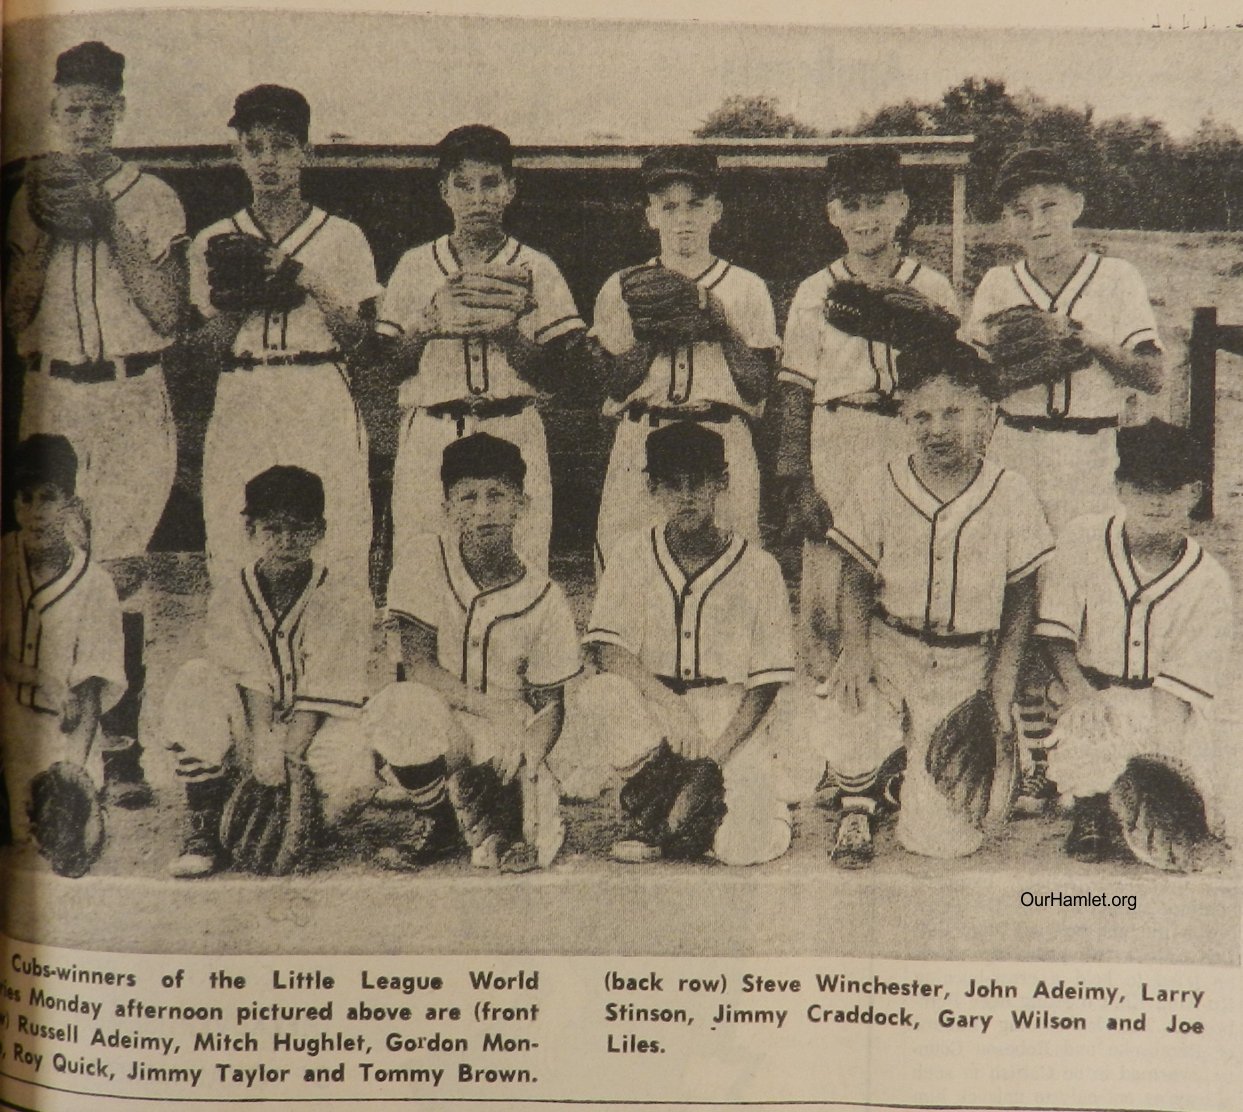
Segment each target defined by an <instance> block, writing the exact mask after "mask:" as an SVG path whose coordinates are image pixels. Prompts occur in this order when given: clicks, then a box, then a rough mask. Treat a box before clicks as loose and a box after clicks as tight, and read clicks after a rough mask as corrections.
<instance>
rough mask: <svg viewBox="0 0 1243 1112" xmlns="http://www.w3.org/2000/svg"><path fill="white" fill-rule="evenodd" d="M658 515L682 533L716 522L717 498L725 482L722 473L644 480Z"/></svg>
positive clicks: (665, 476) (696, 530)
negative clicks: (658, 508) (658, 512)
mask: <svg viewBox="0 0 1243 1112" xmlns="http://www.w3.org/2000/svg"><path fill="white" fill-rule="evenodd" d="M647 485H648V490H650V491H651V493H652V497H653V498H655V500H656V504H657V506H659V507H660V513H661V516H662V517H663V518H664V519H665V520H666V521H668V522H669V523H670V524H671V525H673V526H674V527H675V528H676V529H679V530H680V531H681V532H683V533H694V532H698V531H700V530H702V529H706V528H708V527H709V526H711V525H714V524H715V523H716V504H717V499H719V498H720V497H721V495H722V494H723V493H724V492H725V489H726V487H728V485H729V479H728V476H726V475H662V476H660V477H659V478H650V477H649V479H648V483H647Z"/></svg>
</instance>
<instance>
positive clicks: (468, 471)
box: [440, 432, 527, 494]
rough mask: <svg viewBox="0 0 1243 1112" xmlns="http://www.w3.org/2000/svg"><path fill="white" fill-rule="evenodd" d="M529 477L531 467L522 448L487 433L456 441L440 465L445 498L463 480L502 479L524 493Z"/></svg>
mask: <svg viewBox="0 0 1243 1112" xmlns="http://www.w3.org/2000/svg"><path fill="white" fill-rule="evenodd" d="M526 477H527V465H526V463H525V462H524V460H523V458H522V453H521V452H520V451H519V450H518V445H516V444H513V443H511V442H510V441H508V440H502V439H501V438H500V437H499V436H493V435H492V434H491V433H486V432H477V433H475V434H473V435H472V436H464V437H462V439H461V440H455V441H454V442H453V443H452V444H450V445H449V446H448V447H447V448H446V449H445V451H444V456H443V457H442V459H441V464H440V481H441V483H442V484H443V486H444V488H445V494H448V493H449V491H451V490H452V489H453V485H454V484H455V483H458V482H460V481H461V480H462V479H499V480H500V481H501V482H506V483H509V484H510V485H511V486H514V487H517V488H518V489H519V490H521V489H522V484H523V482H524V481H525V480H526Z"/></svg>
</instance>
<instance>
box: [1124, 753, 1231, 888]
mask: <svg viewBox="0 0 1243 1112" xmlns="http://www.w3.org/2000/svg"><path fill="white" fill-rule="evenodd" d="M1109 805H1110V808H1111V810H1112V811H1113V813H1114V815H1115V816H1116V817H1117V819H1118V823H1119V825H1120V826H1121V827H1122V837H1123V840H1124V841H1125V842H1126V844H1127V847H1128V848H1129V849H1130V851H1131V852H1132V853H1133V854H1135V856H1136V857H1137V858H1139V860H1140V861H1142V862H1144V863H1145V864H1146V865H1153V866H1155V867H1156V868H1158V869H1164V870H1165V871H1167V872H1178V873H1184V872H1192V871H1194V870H1195V869H1197V868H1199V867H1201V864H1202V859H1203V858H1204V857H1205V856H1206V854H1205V851H1206V850H1207V849H1209V848H1210V847H1211V846H1212V844H1213V841H1214V840H1213V838H1212V835H1211V833H1210V831H1209V826H1208V821H1207V819H1206V817H1205V813H1204V799H1203V798H1202V797H1201V795H1200V792H1199V790H1198V789H1197V788H1196V786H1195V784H1194V783H1193V782H1192V780H1191V778H1190V776H1188V775H1187V774H1186V773H1185V772H1184V771H1183V770H1182V769H1181V768H1179V767H1178V766H1177V764H1176V763H1175V762H1173V761H1171V760H1169V759H1167V758H1165V757H1161V756H1156V755H1153V756H1143V757H1134V758H1132V760H1131V761H1130V762H1129V763H1128V764H1127V767H1126V771H1124V772H1123V773H1122V775H1121V776H1119V777H1118V779H1117V780H1115V781H1114V785H1113V788H1112V790H1111V791H1110V793H1109Z"/></svg>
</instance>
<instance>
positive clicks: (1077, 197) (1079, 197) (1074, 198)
mask: <svg viewBox="0 0 1243 1112" xmlns="http://www.w3.org/2000/svg"><path fill="white" fill-rule="evenodd" d="M1070 196H1071V204H1072V205H1073V207H1074V213H1075V220H1076V221H1077V220H1078V219H1079V217H1081V216H1082V215H1083V210H1084V208H1085V207H1086V206H1087V203H1088V199H1087V197H1085V196H1084V195H1083V194H1082V193H1081V192H1079V190H1077V189H1072V190H1071V191H1070Z"/></svg>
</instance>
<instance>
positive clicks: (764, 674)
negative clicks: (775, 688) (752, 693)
mask: <svg viewBox="0 0 1243 1112" xmlns="http://www.w3.org/2000/svg"><path fill="white" fill-rule="evenodd" d="M793 682H794V669H793V667H790V668H765V669H764V670H763V671H760V672H752V673H751V674H750V675H748V676H747V690H748V691H749V690H751V689H752V688H755V687H767V686H768V685H769V684H772V683H793Z"/></svg>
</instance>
